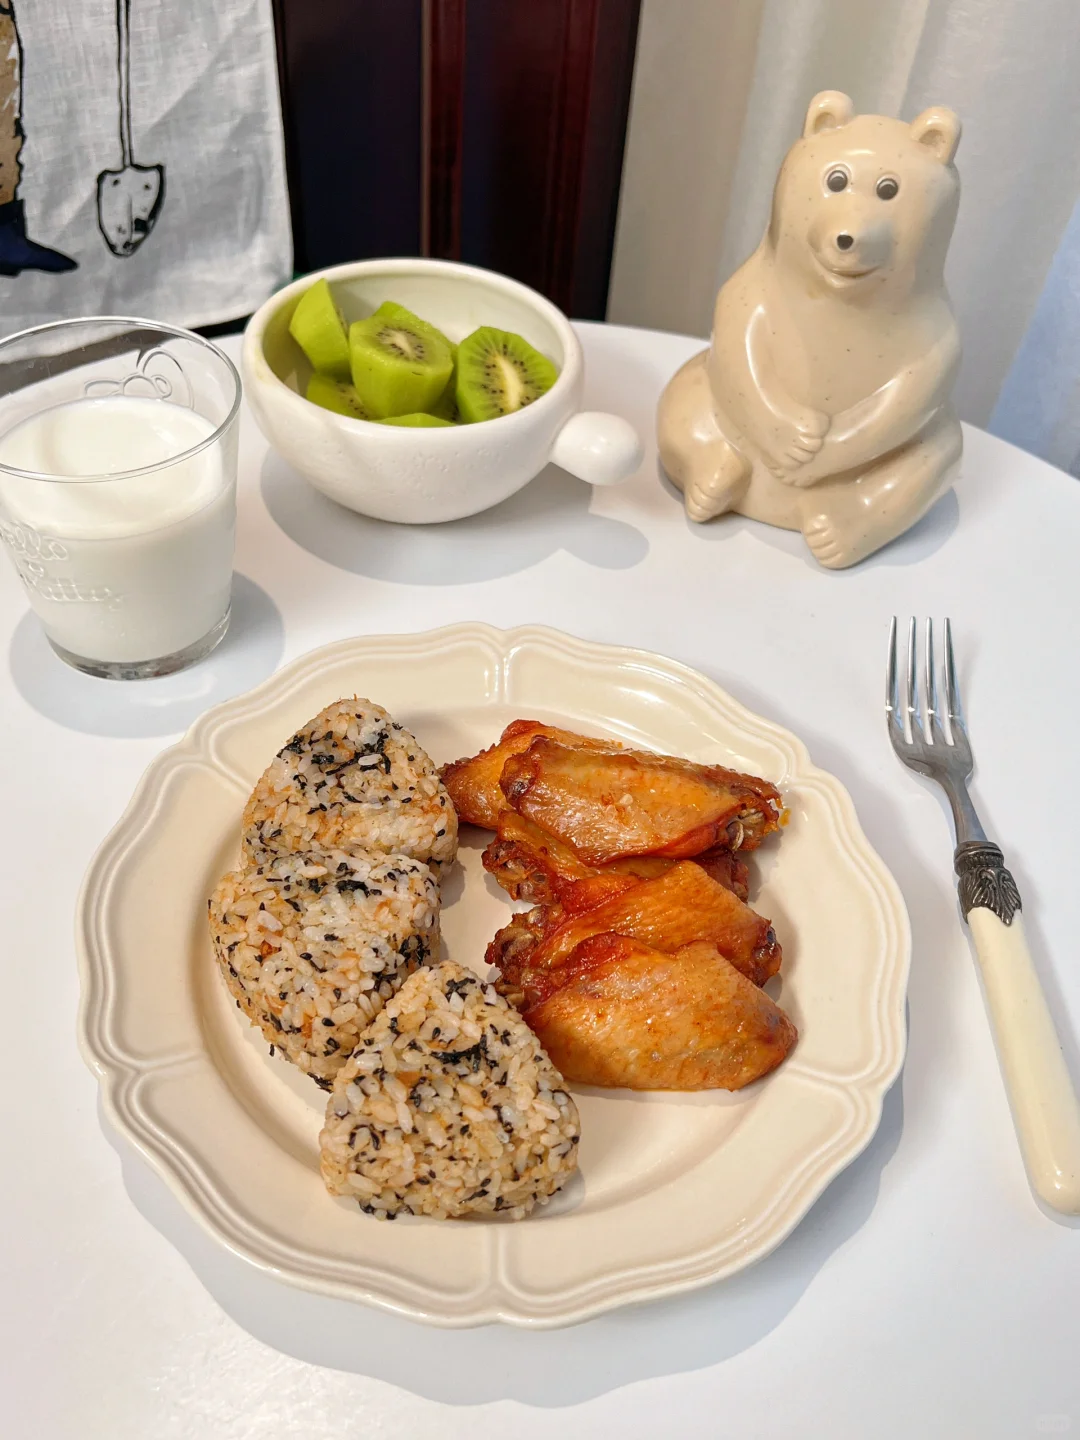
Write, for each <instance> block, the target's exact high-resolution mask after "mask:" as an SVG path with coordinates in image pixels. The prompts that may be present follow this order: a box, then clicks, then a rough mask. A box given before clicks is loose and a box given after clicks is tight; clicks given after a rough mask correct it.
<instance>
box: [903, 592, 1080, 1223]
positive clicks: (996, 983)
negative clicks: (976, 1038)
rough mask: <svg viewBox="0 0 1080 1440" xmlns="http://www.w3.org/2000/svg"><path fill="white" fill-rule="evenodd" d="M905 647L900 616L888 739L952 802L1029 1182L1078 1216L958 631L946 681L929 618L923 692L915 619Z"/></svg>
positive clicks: (1073, 1100)
mask: <svg viewBox="0 0 1080 1440" xmlns="http://www.w3.org/2000/svg"><path fill="white" fill-rule="evenodd" d="M899 649H900V646H899V634H898V630H897V624H896V619H895V617H894V618H893V622H892V626H891V628H890V631H889V663H888V672H887V676H886V684H885V717H886V722H887V724H888V729H889V739H890V740H891V741H892V747H893V749H894V750H895V751H896V753H897V755H898V756H899V758H900V759H901V760H902V761H903V762H904V764H905V765H907V766H908V767H909V769H911V770H916V771H918V773H919V774H920V775H925V776H927V777H928V778H929V779H931V780H935V781H936V782H937V783H938V784H939V785H940V786H941V788H942V789H943V790H944V791H945V794H946V796H947V797H948V801H949V805H950V807H951V809H952V814H953V823H954V825H955V828H956V842H957V843H956V853H955V856H954V865H955V868H956V874H957V876H958V881H959V884H958V889H959V893H960V908H961V909H962V910H963V912H964V918H965V919H966V920H967V922H968V926H969V928H970V930H971V935H972V939H973V940H974V942H975V953H976V955H977V957H978V961H979V968H980V970H981V972H982V977H983V987H984V993H985V995H986V1004H987V1008H988V1009H989V1011H990V1019H991V1023H992V1025H993V1029H994V1036H995V1039H996V1041H997V1048H998V1056H999V1058H1000V1060H1001V1069H1002V1073H1003V1075H1004V1078H1005V1088H1006V1090H1007V1091H1008V1094H1009V1101H1010V1104H1011V1106H1012V1112H1013V1120H1014V1123H1015V1125H1016V1131H1017V1135H1018V1137H1019V1140H1020V1149H1021V1151H1022V1153H1023V1156H1024V1163H1025V1165H1026V1166H1027V1172H1028V1178H1029V1179H1030V1181H1031V1185H1032V1188H1033V1189H1034V1190H1035V1193H1036V1194H1037V1195H1038V1196H1039V1197H1040V1198H1041V1199H1042V1200H1044V1201H1045V1202H1046V1203H1047V1204H1048V1205H1050V1206H1052V1207H1053V1208H1054V1209H1055V1210H1059V1211H1061V1212H1062V1213H1063V1214H1066V1215H1078V1214H1080V1103H1078V1101H1077V1097H1076V1092H1075V1090H1074V1089H1073V1085H1072V1080H1071V1079H1070V1076H1069V1072H1068V1068H1067V1066H1066V1064H1065V1058H1064V1056H1063V1055H1062V1053H1061V1042H1060V1041H1059V1039H1058V1036H1057V1031H1056V1030H1055V1029H1054V1022H1053V1020H1052V1018H1051V1016H1050V1011H1049V1008H1048V1006H1047V1003H1046V996H1045V995H1044V994H1043V990H1042V986H1041V985H1040V984H1039V977H1038V975H1037V973H1036V971H1035V966H1034V964H1033V963H1032V959H1031V953H1030V951H1029V950H1028V946H1027V941H1026V939H1025V938H1024V927H1023V921H1022V919H1021V913H1020V911H1021V905H1020V894H1019V892H1018V890H1017V888H1016V882H1015V881H1014V880H1013V877H1012V875H1011V874H1010V873H1009V871H1008V870H1007V869H1006V866H1005V857H1004V855H1003V854H1002V852H1001V849H1000V848H999V847H998V846H997V845H995V844H994V843H993V841H991V840H988V839H987V837H986V831H985V830H984V829H983V827H982V823H981V821H980V820H979V817H978V815H977V814H976V812H975V807H974V805H973V804H972V803H971V796H970V795H969V794H968V788H967V782H968V781H969V780H970V778H971V773H972V769H973V768H974V759H973V756H972V752H971V742H970V741H969V740H968V734H967V728H966V726H965V724H964V718H963V711H962V708H961V705H960V691H959V686H958V684H957V678H956V662H955V659H954V657H953V643H952V626H951V624H950V623H949V621H948V620H946V621H945V645H944V651H945V654H944V665H943V666H942V674H941V676H939V673H938V665H937V662H936V658H935V653H934V651H935V646H934V625H933V621H931V620H927V622H926V643H925V648H924V652H923V667H922V684H921V685H920V683H919V682H920V677H919V666H918V656H917V654H916V650H917V645H916V624H915V621H914V620H912V621H911V623H910V625H909V627H908V634H907V645H906V651H907V653H906V657H905V658H904V660H903V661H902V658H901V656H900V653H899ZM942 682H943V683H942ZM942 697H943V698H944V708H943V707H942Z"/></svg>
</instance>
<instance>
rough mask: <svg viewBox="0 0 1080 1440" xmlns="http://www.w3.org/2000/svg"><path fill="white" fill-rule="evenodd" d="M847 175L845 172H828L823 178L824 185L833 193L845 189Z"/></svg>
mask: <svg viewBox="0 0 1080 1440" xmlns="http://www.w3.org/2000/svg"><path fill="white" fill-rule="evenodd" d="M847 183H848V173H847V171H846V170H830V171H829V173H828V175H826V177H825V184H826V185H827V186H828V187H829V189H830V190H832V191H833V192H834V193H838V192H839V191H841V190H846V189H847Z"/></svg>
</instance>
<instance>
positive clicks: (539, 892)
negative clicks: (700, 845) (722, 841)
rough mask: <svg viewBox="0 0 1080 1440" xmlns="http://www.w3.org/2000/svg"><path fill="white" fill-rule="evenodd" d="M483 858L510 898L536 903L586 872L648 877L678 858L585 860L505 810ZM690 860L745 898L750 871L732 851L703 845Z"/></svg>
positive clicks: (555, 896)
mask: <svg viewBox="0 0 1080 1440" xmlns="http://www.w3.org/2000/svg"><path fill="white" fill-rule="evenodd" d="M482 859H483V864H484V869H485V870H487V871H488V873H489V874H491V875H493V876H494V877H495V879H496V880H497V881H498V882H499V884H500V885H501V886H502V888H503V889H504V890H505V891H506V893H507V894H508V895H509V896H510V897H511V898H512V899H514V900H531V901H532V902H533V903H534V904H538V903H541V902H544V901H551V900H558V899H559V897H560V895H561V893H562V892H563V891H564V890H565V889H566V886H567V884H568V883H571V882H573V881H576V880H584V879H587V878H588V877H589V876H590V875H632V876H635V877H636V878H637V879H639V880H651V879H654V878H655V877H656V876H658V875H663V874H665V873H666V872H667V871H668V870H670V869H671V867H672V866H673V865H677V864H679V863H680V862H679V861H677V860H671V859H668V858H667V857H666V856H664V855H632V856H629V857H628V858H626V859H624V860H613V861H612V862H611V864H610V865H586V864H585V862H584V860H579V859H578V857H577V856H576V855H575V854H574V852H573V851H572V850H571V849H570V847H569V846H568V845H564V844H563V843H562V841H561V840H556V839H555V837H554V836H553V835H548V834H547V833H546V832H545V831H543V830H541V829H540V827H539V825H534V824H533V822H532V821H531V820H526V819H525V817H524V815H517V814H515V813H514V811H513V810H504V811H503V813H502V814H501V815H500V816H499V825H498V834H497V836H496V838H495V839H494V840H492V842H491V844H490V845H489V846H488V847H487V849H486V850H485V851H484V853H483V857H482ZM694 864H695V865H700V866H701V868H702V869H703V870H704V871H705V873H706V874H707V875H710V876H712V878H713V879H714V880H715V881H716V882H717V883H718V884H720V885H723V886H725V887H726V888H727V889H728V890H731V891H733V892H734V893H735V894H736V895H737V896H738V897H739V899H740V900H745V899H746V898H747V896H748V893H749V890H748V887H749V878H750V876H749V871H748V870H747V868H746V864H745V862H744V861H742V860H740V859H739V858H738V856H736V855H734V854H733V853H732V851H730V850H725V849H722V848H718V849H715V850H706V851H705V853H704V854H703V855H695V856H694Z"/></svg>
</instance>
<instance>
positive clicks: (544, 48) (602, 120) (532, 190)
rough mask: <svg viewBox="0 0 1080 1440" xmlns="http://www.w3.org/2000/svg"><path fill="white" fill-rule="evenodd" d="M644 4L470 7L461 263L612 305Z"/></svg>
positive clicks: (500, 0) (541, 2)
mask: <svg viewBox="0 0 1080 1440" xmlns="http://www.w3.org/2000/svg"><path fill="white" fill-rule="evenodd" d="M639 8H640V5H639V0H528V3H519V4H508V3H507V0H468V4H467V9H466V19H465V42H466V56H465V87H464V88H465V102H464V141H463V143H464V160H463V164H462V175H461V230H460V234H461V244H460V254H461V258H462V259H463V260H467V261H470V262H471V263H473V264H477V265H486V266H489V267H490V268H492V269H494V270H501V271H504V272H505V273H506V274H509V275H513V276H515V277H516V278H517V279H520V280H523V281H525V282H526V284H529V285H533V286H535V288H536V289H538V290H540V291H542V292H543V293H544V294H546V295H548V296H550V298H551V299H553V300H554V301H555V302H556V304H558V305H561V306H562V307H563V308H564V309H566V310H568V311H569V312H570V313H571V314H574V315H577V316H580V317H582V318H587V319H602V318H603V316H604V311H605V308H606V305H607V288H608V278H609V272H610V266H611V251H612V245H613V241H614V233H615V216H616V210H617V206H618V194H619V182H620V178H621V173H622V153H623V145H624V142H625V135H626V119H627V111H628V107H629V102H630V85H631V80H632V75H633V62H634V49H635V45H636V40H637V25H638V13H639Z"/></svg>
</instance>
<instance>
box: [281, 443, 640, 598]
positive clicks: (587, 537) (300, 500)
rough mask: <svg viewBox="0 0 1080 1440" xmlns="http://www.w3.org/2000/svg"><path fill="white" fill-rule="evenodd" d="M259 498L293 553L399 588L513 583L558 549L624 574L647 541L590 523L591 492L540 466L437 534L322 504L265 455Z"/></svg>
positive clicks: (633, 531) (625, 527)
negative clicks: (520, 485) (495, 500)
mask: <svg viewBox="0 0 1080 1440" xmlns="http://www.w3.org/2000/svg"><path fill="white" fill-rule="evenodd" d="M262 495H263V500H264V502H265V504H266V508H267V510H268V511H269V512H270V515H271V516H272V518H273V519H274V521H275V522H276V523H277V524H278V525H279V526H280V527H281V529H282V530H283V531H284V532H285V534H286V535H288V536H289V538H290V539H292V540H294V541H295V542H296V543H297V545H299V546H300V547H301V548H302V549H304V550H307V551H308V552H309V553H310V554H312V555H315V556H317V557H318V559H320V560H324V561H326V563H327V564H328V565H334V566H336V567H337V568H338V569H339V570H348V571H350V572H352V574H354V575H364V576H366V577H367V578H368V579H371V580H394V581H397V582H398V583H399V584H403V585H463V584H469V583H471V582H475V581H481V580H497V579H501V578H502V577H503V576H506V575H516V574H518V573H520V572H521V571H522V570H527V569H529V568H530V567H531V566H533V565H537V564H539V563H540V561H541V560H544V559H546V558H547V557H548V556H549V555H554V554H556V553H557V552H558V551H560V550H566V551H568V552H569V553H570V554H571V555H575V556H577V558H578V559H579V560H584V561H585V563H586V564H588V565H595V566H597V567H599V568H600V569H603V570H628V569H630V568H631V567H632V566H634V565H638V564H640V563H641V561H642V560H644V558H645V556H646V555H647V554H648V553H649V542H648V540H647V539H646V537H645V536H644V535H643V534H642V532H641V531H640V530H638V529H637V528H636V527H635V526H633V525H629V524H627V523H626V521H624V520H613V519H610V518H608V517H606V516H602V515H594V514H592V513H591V511H590V509H589V504H590V500H591V498H592V487H591V486H590V485H586V484H584V483H583V482H582V481H581V480H577V479H575V477H574V476H572V475H568V474H567V473H566V471H565V470H560V469H559V468H558V466H556V465H549V466H547V468H546V469H545V470H542V471H541V472H540V474H539V475H538V476H537V477H536V479H535V480H532V481H531V482H530V483H529V484H528V485H526V486H525V488H524V489H523V490H519V491H518V493H517V494H516V495H511V497H510V498H509V500H504V501H503V502H502V504H501V505H495V506H493V507H492V508H491V509H490V510H484V511H482V512H481V513H480V514H479V515H470V516H467V517H466V518H465V519H464V520H449V521H447V522H446V523H445V524H442V525H394V524H391V523H390V522H389V521H386V520H372V519H369V518H368V517H367V516H364V515H357V514H356V512H355V511H353V510H346V509H345V507H344V506H342V505H338V504H337V503H336V502H335V501H333V500H329V499H327V497H326V496H325V495H323V494H321V493H320V492H319V491H318V490H316V489H315V488H314V487H313V486H311V485H309V484H308V483H307V481H306V480H304V479H303V478H302V477H301V476H300V475H298V474H297V472H296V471H295V470H293V469H292V468H291V467H290V466H289V465H288V464H286V462H285V461H284V460H283V459H282V458H281V457H280V456H279V455H277V454H276V453H275V452H274V451H273V450H271V451H270V452H269V453H268V454H267V457H266V460H265V462H264V464H263V469H262Z"/></svg>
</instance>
